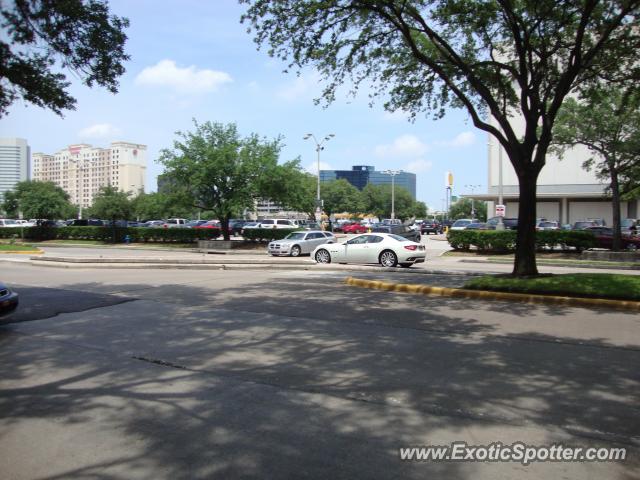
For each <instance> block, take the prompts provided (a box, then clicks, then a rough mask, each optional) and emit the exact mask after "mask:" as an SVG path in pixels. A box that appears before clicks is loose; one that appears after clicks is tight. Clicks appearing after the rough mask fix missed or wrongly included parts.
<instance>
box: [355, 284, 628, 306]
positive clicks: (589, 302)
mask: <svg viewBox="0 0 640 480" xmlns="http://www.w3.org/2000/svg"><path fill="white" fill-rule="evenodd" d="M345 283H346V284H347V285H351V286H354V287H362V288H372V289H376V290H385V291H388V292H403V293H414V294H421V295H439V296H442V297H454V298H475V299H480V300H506V301H514V302H523V303H541V304H551V305H569V306H576V307H608V308H619V309H624V310H640V302H636V301H632V300H610V299H604V298H581V297H564V296H558V295H537V294H530V293H510V292H495V291H488V290H469V289H464V288H449V287H434V286H429V285H416V284H407V283H393V282H383V281H380V280H364V279H360V278H354V277H348V278H347V279H346V280H345Z"/></svg>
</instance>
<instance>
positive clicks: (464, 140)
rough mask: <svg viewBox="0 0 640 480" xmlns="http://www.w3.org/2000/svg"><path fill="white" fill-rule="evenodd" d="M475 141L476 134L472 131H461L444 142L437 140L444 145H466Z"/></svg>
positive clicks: (455, 146) (456, 146)
mask: <svg viewBox="0 0 640 480" xmlns="http://www.w3.org/2000/svg"><path fill="white" fill-rule="evenodd" d="M475 142H476V134H475V133H473V132H470V131H469V132H462V133H459V134H458V135H456V137H455V138H454V139H453V140H448V141H444V142H437V144H438V145H441V146H444V147H454V148H458V147H468V146H469V145H473V144H474V143H475Z"/></svg>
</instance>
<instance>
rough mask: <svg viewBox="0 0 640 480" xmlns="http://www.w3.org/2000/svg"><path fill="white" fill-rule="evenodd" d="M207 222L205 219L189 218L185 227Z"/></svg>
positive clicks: (197, 225)
mask: <svg viewBox="0 0 640 480" xmlns="http://www.w3.org/2000/svg"><path fill="white" fill-rule="evenodd" d="M205 223H207V220H189V221H188V222H187V224H186V227H187V228H195V227H199V226H200V225H204V224H205Z"/></svg>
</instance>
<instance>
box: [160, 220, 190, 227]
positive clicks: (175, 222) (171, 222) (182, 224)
mask: <svg viewBox="0 0 640 480" xmlns="http://www.w3.org/2000/svg"><path fill="white" fill-rule="evenodd" d="M187 222H188V220H187V219H186V218H169V219H168V220H167V221H166V222H164V225H162V226H163V227H164V228H186V227H187Z"/></svg>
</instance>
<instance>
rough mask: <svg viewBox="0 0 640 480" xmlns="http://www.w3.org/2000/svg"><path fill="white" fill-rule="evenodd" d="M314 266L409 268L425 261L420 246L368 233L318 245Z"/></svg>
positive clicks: (392, 235) (388, 236)
mask: <svg viewBox="0 0 640 480" xmlns="http://www.w3.org/2000/svg"><path fill="white" fill-rule="evenodd" d="M312 256H313V258H314V259H315V261H316V262H318V263H331V262H337V263H379V264H380V265H382V266H383V267H395V266H396V265H400V266H401V267H410V266H411V265H413V264H414V263H422V262H424V261H425V256H426V251H425V248H424V245H422V244H421V243H417V242H412V241H411V240H407V239H406V238H404V237H401V236H400V235H395V234H392V233H369V234H364V235H358V236H357V237H353V238H352V239H351V240H348V241H346V242H344V243H335V244H328V245H320V246H319V247H318V248H316V249H315V251H314V252H313V254H312Z"/></svg>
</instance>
